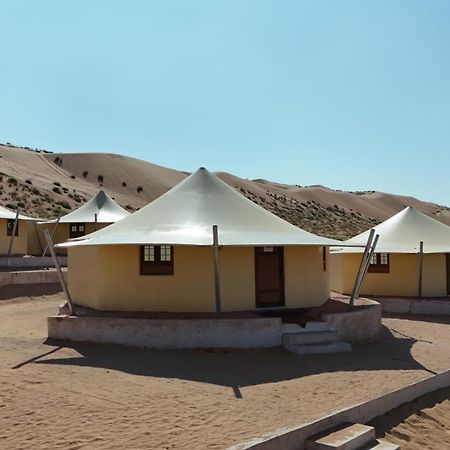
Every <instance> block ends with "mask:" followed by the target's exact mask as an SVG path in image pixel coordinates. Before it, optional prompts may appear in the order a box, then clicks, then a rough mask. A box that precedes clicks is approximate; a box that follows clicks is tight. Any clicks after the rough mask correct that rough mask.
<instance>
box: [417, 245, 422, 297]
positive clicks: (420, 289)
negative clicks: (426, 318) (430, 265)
mask: <svg viewBox="0 0 450 450" xmlns="http://www.w3.org/2000/svg"><path fill="white" fill-rule="evenodd" d="M422 284H423V241H420V247H419V286H418V289H417V298H418V299H419V300H421V298H422Z"/></svg>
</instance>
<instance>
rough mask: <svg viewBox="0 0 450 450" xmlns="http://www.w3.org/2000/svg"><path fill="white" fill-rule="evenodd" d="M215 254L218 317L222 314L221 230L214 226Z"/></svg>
mask: <svg viewBox="0 0 450 450" xmlns="http://www.w3.org/2000/svg"><path fill="white" fill-rule="evenodd" d="M213 253H214V284H215V291H216V316H217V317H220V314H221V312H222V295H221V291H220V267H219V263H220V261H219V229H218V226H217V225H213Z"/></svg>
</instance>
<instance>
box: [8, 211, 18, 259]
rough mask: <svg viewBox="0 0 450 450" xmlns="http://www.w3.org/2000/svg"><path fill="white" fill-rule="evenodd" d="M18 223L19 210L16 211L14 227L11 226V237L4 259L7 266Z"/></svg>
mask: <svg viewBox="0 0 450 450" xmlns="http://www.w3.org/2000/svg"><path fill="white" fill-rule="evenodd" d="M18 221H19V210H17V212H16V217H15V219H14V225H13V229H12V233H11V236H10V239H9V246H8V256H7V258H6V262H7V264H8V265H9V258H10V257H11V252H12V246H13V239H14V236H15V234H16V230H17V223H18Z"/></svg>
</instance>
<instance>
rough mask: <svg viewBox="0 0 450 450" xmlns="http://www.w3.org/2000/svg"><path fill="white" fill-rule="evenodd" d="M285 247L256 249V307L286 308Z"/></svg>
mask: <svg viewBox="0 0 450 450" xmlns="http://www.w3.org/2000/svg"><path fill="white" fill-rule="evenodd" d="M283 250H284V249H283V247H255V283H256V307H257V308H267V307H275V306H284V264H283V262H284V252H283Z"/></svg>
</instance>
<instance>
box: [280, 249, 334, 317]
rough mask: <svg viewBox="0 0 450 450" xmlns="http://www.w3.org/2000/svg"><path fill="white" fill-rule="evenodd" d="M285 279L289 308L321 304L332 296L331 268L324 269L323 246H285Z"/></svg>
mask: <svg viewBox="0 0 450 450" xmlns="http://www.w3.org/2000/svg"><path fill="white" fill-rule="evenodd" d="M327 258H328V255H327ZM327 262H328V261H327ZM284 279H285V295H286V297H285V298H286V306H287V307H288V308H306V307H309V306H320V305H321V304H323V303H325V302H326V301H327V300H328V299H329V298H330V282H329V269H328V268H327V271H326V272H324V271H323V266H322V247H285V249H284Z"/></svg>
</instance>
